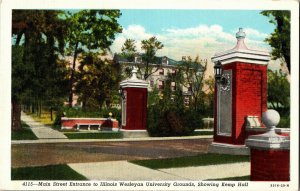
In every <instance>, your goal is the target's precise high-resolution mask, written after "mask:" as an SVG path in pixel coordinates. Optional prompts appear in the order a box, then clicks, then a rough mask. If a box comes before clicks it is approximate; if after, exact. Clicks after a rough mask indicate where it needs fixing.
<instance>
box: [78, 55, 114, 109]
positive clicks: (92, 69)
mask: <svg viewBox="0 0 300 191" xmlns="http://www.w3.org/2000/svg"><path fill="white" fill-rule="evenodd" d="M78 69H79V72H78V73H77V76H76V78H78V79H80V80H78V81H77V83H76V85H75V92H76V93H77V94H78V95H79V99H80V100H81V101H82V103H83V105H82V107H83V109H86V108H87V107H92V108H95V107H96V108H99V109H101V107H102V106H103V104H104V103H106V106H108V107H109V106H110V103H111V102H112V100H113V99H114V95H115V94H117V90H118V84H119V81H120V74H119V73H118V72H117V69H116V68H115V67H114V66H113V65H112V64H111V63H110V62H109V61H108V60H102V59H101V55H99V54H98V53H92V52H90V53H85V54H84V55H83V59H82V61H81V62H80V66H79V67H78ZM114 90H115V91H114Z"/></svg>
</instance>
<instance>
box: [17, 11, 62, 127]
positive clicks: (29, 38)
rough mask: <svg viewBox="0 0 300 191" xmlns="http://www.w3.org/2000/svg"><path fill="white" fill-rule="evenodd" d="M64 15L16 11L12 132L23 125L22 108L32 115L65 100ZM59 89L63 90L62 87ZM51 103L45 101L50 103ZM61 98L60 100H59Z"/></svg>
mask: <svg viewBox="0 0 300 191" xmlns="http://www.w3.org/2000/svg"><path fill="white" fill-rule="evenodd" d="M61 13H62V12H61V11H48V10H40V11H35V10H13V14H12V20H13V23H12V40H13V46H12V103H13V113H12V128H14V126H16V125H17V124H20V123H18V121H19V122H20V112H21V110H20V104H26V105H27V108H29V107H30V106H31V108H32V111H35V110H36V108H38V109H39V110H38V111H39V112H40V111H41V106H42V104H46V105H49V106H51V107H52V106H53V105H57V104H56V102H57V99H59V98H61V97H60V96H63V95H64V94H63V89H62V88H60V87H61V86H63V84H64V83H63V69H64V68H65V67H60V66H59V65H58V64H57V62H56V61H57V58H58V55H59V54H61V53H62V52H63V47H64V35H63V34H64V30H65V28H64V26H65V23H64V21H63V20H62V19H61V18H60V15H61ZM58 86H59V87H58ZM48 98H52V100H49V102H45V101H43V100H48ZM56 98H57V99H56Z"/></svg>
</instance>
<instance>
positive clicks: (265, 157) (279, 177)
mask: <svg viewBox="0 0 300 191" xmlns="http://www.w3.org/2000/svg"><path fill="white" fill-rule="evenodd" d="M279 120H280V116H279V114H278V113H277V112H276V111H275V110H268V111H266V112H264V113H263V116H262V121H263V123H264V124H265V125H266V127H268V128H269V131H268V132H266V133H264V134H260V135H252V136H249V138H248V139H247V140H246V145H247V146H248V147H250V155H251V180H252V181H289V180H290V140H289V137H288V136H281V135H278V134H276V133H275V126H276V125H277V124H278V123H279Z"/></svg>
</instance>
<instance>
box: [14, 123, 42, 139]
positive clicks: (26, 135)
mask: <svg viewBox="0 0 300 191" xmlns="http://www.w3.org/2000/svg"><path fill="white" fill-rule="evenodd" d="M37 139H38V138H37V137H36V136H35V134H33V132H32V131H31V129H30V128H29V126H28V125H27V124H26V123H24V122H23V121H22V129H21V130H20V131H12V132H11V140H37Z"/></svg>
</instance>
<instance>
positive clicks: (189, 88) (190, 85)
mask: <svg viewBox="0 0 300 191" xmlns="http://www.w3.org/2000/svg"><path fill="white" fill-rule="evenodd" d="M188 91H189V92H191V91H192V84H191V83H189V87H188Z"/></svg>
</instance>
